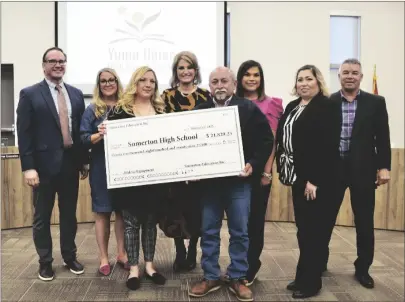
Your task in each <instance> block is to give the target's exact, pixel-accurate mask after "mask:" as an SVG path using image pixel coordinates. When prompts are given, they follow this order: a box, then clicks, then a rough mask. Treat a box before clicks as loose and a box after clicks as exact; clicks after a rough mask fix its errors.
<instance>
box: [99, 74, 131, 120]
mask: <svg viewBox="0 0 405 302" xmlns="http://www.w3.org/2000/svg"><path fill="white" fill-rule="evenodd" d="M103 72H108V73H111V74H112V75H113V76H114V77H115V80H116V85H117V92H116V93H115V95H114V97H115V100H117V101H118V100H119V99H120V98H121V97H122V94H123V91H124V89H123V87H122V83H121V80H120V78H119V77H118V75H117V72H116V71H115V70H114V69H111V68H103V69H101V70H100V71H99V72H98V73H97V79H96V86H95V87H94V91H93V100H92V103H93V104H94V107H95V108H94V114H95V115H96V117H97V118H100V117H102V116H103V115H104V114H105V113H106V112H107V104H106V103H105V102H104V100H103V97H104V96H103V93H102V92H101V88H100V76H101V74H102V73H103Z"/></svg>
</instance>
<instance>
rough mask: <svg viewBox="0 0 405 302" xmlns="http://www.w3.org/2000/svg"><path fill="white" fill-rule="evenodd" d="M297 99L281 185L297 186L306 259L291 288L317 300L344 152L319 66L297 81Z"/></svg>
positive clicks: (286, 129) (281, 137)
mask: <svg viewBox="0 0 405 302" xmlns="http://www.w3.org/2000/svg"><path fill="white" fill-rule="evenodd" d="M293 95H295V96H297V97H298V98H297V99H296V100H294V101H292V102H290V103H289V104H288V105H287V107H286V109H285V112H284V114H283V115H282V117H281V119H280V122H279V126H278V128H277V135H276V158H277V170H278V173H279V179H280V182H281V183H282V184H284V185H286V186H291V187H292V197H293V205H294V215H295V223H296V226H297V239H298V246H299V249H300V256H299V260H298V265H297V271H296V275H295V280H294V281H293V282H291V283H290V284H288V286H287V289H288V290H291V291H293V295H292V297H293V298H298V299H303V298H309V297H312V296H315V295H317V294H318V292H319V291H320V290H321V288H322V279H321V276H322V271H323V267H322V265H323V263H321V262H322V257H321V256H322V253H323V251H325V247H326V246H327V243H326V242H327V241H326V240H325V237H326V235H325V234H324V231H323V230H325V229H326V228H327V225H328V223H327V221H326V219H325V216H326V215H325V213H326V210H327V207H328V202H331V201H332V199H333V191H334V190H333V187H334V185H335V183H336V181H335V180H334V177H335V175H336V172H337V171H336V169H335V167H336V164H335V163H336V162H337V161H338V160H339V148H338V146H335V145H334V142H333V138H332V136H331V135H330V133H331V129H333V127H334V125H333V124H332V123H333V118H332V117H333V111H332V104H331V102H330V100H329V98H328V96H329V94H328V91H327V88H326V85H325V80H324V78H323V76H322V74H321V72H320V71H319V69H318V68H317V67H315V66H314V65H305V66H303V67H301V68H300V69H298V71H297V73H296V76H295V83H294V89H293Z"/></svg>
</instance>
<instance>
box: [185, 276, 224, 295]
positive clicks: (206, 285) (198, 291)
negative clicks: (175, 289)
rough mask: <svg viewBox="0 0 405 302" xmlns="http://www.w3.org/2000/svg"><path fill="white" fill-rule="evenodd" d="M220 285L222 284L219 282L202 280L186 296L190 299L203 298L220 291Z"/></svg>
mask: <svg viewBox="0 0 405 302" xmlns="http://www.w3.org/2000/svg"><path fill="white" fill-rule="evenodd" d="M221 285H222V282H221V281H220V280H206V279H203V280H202V281H200V282H197V283H196V284H194V285H193V287H192V288H191V289H190V290H189V292H188V295H189V296H191V297H204V296H205V295H207V294H209V293H211V292H213V291H216V290H218V289H220V288H221Z"/></svg>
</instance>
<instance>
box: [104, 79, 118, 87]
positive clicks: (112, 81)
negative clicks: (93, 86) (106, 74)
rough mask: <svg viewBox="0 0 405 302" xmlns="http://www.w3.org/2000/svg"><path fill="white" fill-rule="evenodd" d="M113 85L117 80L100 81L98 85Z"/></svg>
mask: <svg viewBox="0 0 405 302" xmlns="http://www.w3.org/2000/svg"><path fill="white" fill-rule="evenodd" d="M115 83H117V79H108V80H104V79H103V80H100V85H102V86H107V85H114V84H115Z"/></svg>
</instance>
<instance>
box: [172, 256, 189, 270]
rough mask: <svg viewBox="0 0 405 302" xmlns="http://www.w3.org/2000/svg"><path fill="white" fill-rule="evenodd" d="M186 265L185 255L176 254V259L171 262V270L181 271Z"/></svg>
mask: <svg viewBox="0 0 405 302" xmlns="http://www.w3.org/2000/svg"><path fill="white" fill-rule="evenodd" d="M185 267H186V256H185V255H184V256H179V255H176V259H175V260H174V262H173V271H174V272H175V273H179V272H181V271H183V270H184V269H185Z"/></svg>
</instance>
